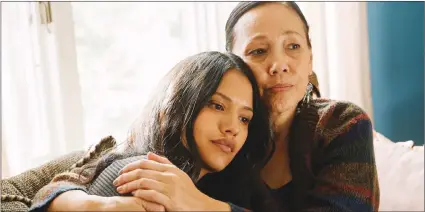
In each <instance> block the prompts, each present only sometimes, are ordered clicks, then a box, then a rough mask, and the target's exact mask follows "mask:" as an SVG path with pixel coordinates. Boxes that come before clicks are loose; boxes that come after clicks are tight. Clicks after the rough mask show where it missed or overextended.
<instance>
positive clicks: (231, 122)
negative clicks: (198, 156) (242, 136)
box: [220, 114, 240, 136]
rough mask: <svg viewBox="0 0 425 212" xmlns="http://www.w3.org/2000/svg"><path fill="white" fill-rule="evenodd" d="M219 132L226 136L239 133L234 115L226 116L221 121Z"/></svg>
mask: <svg viewBox="0 0 425 212" xmlns="http://www.w3.org/2000/svg"><path fill="white" fill-rule="evenodd" d="M220 131H221V133H223V134H226V135H228V136H236V135H237V134H238V133H239V131H240V124H239V119H238V117H237V116H236V117H235V115H230V114H229V115H227V116H226V117H225V118H223V119H222V120H221V123H220Z"/></svg>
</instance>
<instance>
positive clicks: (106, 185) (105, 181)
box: [87, 155, 146, 197]
mask: <svg viewBox="0 0 425 212" xmlns="http://www.w3.org/2000/svg"><path fill="white" fill-rule="evenodd" d="M140 159H146V156H145V155H137V156H130V157H126V158H123V159H116V160H114V161H113V162H112V163H111V164H110V165H108V166H107V167H106V168H105V169H104V170H103V171H102V172H101V173H100V174H99V175H98V176H97V177H96V178H95V179H94V180H93V183H92V184H91V185H90V187H89V189H88V192H87V193H88V194H90V195H98V196H106V197H111V196H120V195H121V194H120V193H118V192H117V191H116V187H115V186H114V185H113V181H114V180H115V179H116V178H117V177H118V176H119V172H120V170H121V169H123V168H124V167H125V166H126V165H127V164H129V163H132V162H134V161H137V160H140Z"/></svg>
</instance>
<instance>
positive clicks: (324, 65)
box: [298, 2, 373, 118]
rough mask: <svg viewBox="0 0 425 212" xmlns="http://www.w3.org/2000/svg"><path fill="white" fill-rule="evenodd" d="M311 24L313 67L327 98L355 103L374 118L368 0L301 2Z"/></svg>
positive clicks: (301, 6)
mask: <svg viewBox="0 0 425 212" xmlns="http://www.w3.org/2000/svg"><path fill="white" fill-rule="evenodd" d="M298 4H299V5H300V8H301V10H302V11H303V12H304V14H305V16H306V19H307V21H308V22H309V24H310V27H311V40H312V45H313V68H314V70H315V72H316V73H317V75H318V78H319V84H320V89H321V91H322V94H323V96H324V97H326V98H330V99H336V100H345V101H350V102H353V103H355V104H357V105H359V106H360V107H361V108H363V109H364V110H365V111H366V112H367V113H368V114H369V116H370V117H371V118H373V111H372V99H371V91H370V87H371V85H370V74H369V49H368V47H369V44H368V33H367V19H366V2H299V3H298Z"/></svg>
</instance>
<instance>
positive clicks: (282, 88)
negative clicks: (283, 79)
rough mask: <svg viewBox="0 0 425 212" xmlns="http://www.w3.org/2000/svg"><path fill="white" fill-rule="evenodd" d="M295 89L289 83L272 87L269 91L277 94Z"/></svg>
mask: <svg viewBox="0 0 425 212" xmlns="http://www.w3.org/2000/svg"><path fill="white" fill-rule="evenodd" d="M293 87H294V85H292V84H289V83H284V84H276V85H274V86H272V87H270V88H269V89H268V90H269V91H271V92H274V93H277V92H284V91H288V90H290V89H292V88H293Z"/></svg>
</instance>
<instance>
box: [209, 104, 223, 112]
mask: <svg viewBox="0 0 425 212" xmlns="http://www.w3.org/2000/svg"><path fill="white" fill-rule="evenodd" d="M208 105H209V107H211V108H212V109H215V110H221V111H223V110H224V107H223V106H222V105H220V104H218V103H216V102H209V103H208Z"/></svg>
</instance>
